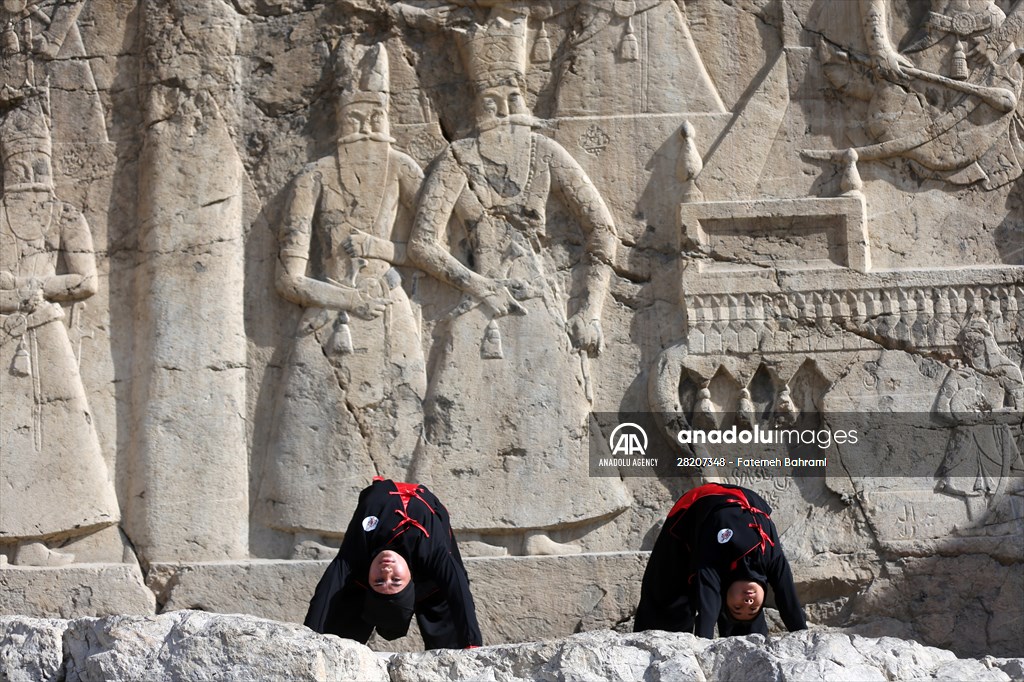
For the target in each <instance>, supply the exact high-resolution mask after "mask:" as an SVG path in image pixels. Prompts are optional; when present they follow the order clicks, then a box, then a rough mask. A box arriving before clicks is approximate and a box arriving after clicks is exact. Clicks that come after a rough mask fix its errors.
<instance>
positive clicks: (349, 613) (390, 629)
mask: <svg viewBox="0 0 1024 682" xmlns="http://www.w3.org/2000/svg"><path fill="white" fill-rule="evenodd" d="M413 613H415V614H416V622H417V623H418V624H419V628H420V634H421V635H423V642H424V644H425V645H426V647H427V649H463V648H467V647H474V646H480V645H481V644H482V637H481V635H480V626H479V625H477V621H476V608H475V607H474V605H473V595H472V594H470V592H469V578H468V577H467V575H466V569H465V567H464V566H463V565H462V557H461V556H460V555H459V548H458V545H456V543H455V534H454V533H453V532H452V527H451V523H450V521H449V519H448V510H447V509H445V508H444V505H442V504H441V501H440V500H438V499H437V497H436V496H435V495H434V494H433V493H432V492H430V491H429V490H427V488H426V486H422V485H418V484H416V483H398V482H396V481H391V480H385V479H383V478H381V477H379V476H375V477H374V479H373V483H372V484H371V485H370V487H369V488H366V489H365V490H363V491H362V492H361V493H360V494H359V504H358V505H357V506H356V511H355V513H354V514H353V515H352V521H351V522H350V523H349V525H348V530H347V531H346V532H345V539H344V540H343V541H342V543H341V550H340V551H339V552H338V556H337V557H335V558H334V561H332V562H331V564H330V566H328V567H327V571H325V572H324V575H323V577H322V578H321V579H320V582H319V583H318V584H317V586H316V592H315V593H314V594H313V598H312V599H311V600H310V602H309V612H308V613H307V614H306V621H305V624H306V626H307V627H309V628H310V629H312V630H315V631H316V632H320V633H324V634H331V635H338V636H339V637H345V638H348V639H354V640H356V641H358V642H362V643H364V644H365V643H366V641H367V640H368V639H369V638H370V635H371V634H372V633H373V629H374V628H375V627H376V628H377V632H378V634H380V636H381V637H383V638H384V639H387V640H392V639H398V638H399V637H402V636H404V635H405V633H406V632H407V631H408V630H409V621H410V620H411V619H412V615H413Z"/></svg>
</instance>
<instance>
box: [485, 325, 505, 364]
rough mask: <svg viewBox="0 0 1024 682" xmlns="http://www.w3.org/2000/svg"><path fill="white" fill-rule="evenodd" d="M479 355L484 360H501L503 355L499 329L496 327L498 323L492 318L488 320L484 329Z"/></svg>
mask: <svg viewBox="0 0 1024 682" xmlns="http://www.w3.org/2000/svg"><path fill="white" fill-rule="evenodd" d="M480 357H482V358H483V359H484V360H501V359H502V358H504V357H505V352H504V351H503V350H502V348H501V330H500V329H498V323H497V322H495V321H494V320H491V321H490V322H488V323H487V329H485V330H484V341H483V344H481V347H480Z"/></svg>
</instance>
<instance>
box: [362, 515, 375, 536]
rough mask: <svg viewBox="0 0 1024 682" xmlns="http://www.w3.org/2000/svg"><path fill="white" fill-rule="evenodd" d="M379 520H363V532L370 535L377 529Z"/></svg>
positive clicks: (372, 517) (370, 517)
mask: <svg viewBox="0 0 1024 682" xmlns="http://www.w3.org/2000/svg"><path fill="white" fill-rule="evenodd" d="M378 521H379V519H378V518H377V517H376V516H367V517H366V518H365V519H363V530H365V531H366V532H367V533H369V532H370V531H371V530H373V529H374V528H376V527H377V522H378Z"/></svg>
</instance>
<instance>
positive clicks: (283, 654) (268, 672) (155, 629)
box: [65, 611, 387, 682]
mask: <svg viewBox="0 0 1024 682" xmlns="http://www.w3.org/2000/svg"><path fill="white" fill-rule="evenodd" d="M65 646H66V650H67V652H68V661H67V678H68V679H69V680H81V681H82V682H100V681H101V680H126V681H127V680H143V679H180V680H212V679H237V680H249V679H252V680H255V679H264V680H310V681H314V680H316V681H321V680H322V681H324V682H326V681H328V680H342V679H351V680H367V681H372V680H386V679H387V672H386V668H385V666H384V663H383V661H381V660H380V659H379V658H378V657H377V656H376V655H374V654H373V652H371V651H370V650H369V649H367V648H366V647H364V646H362V645H360V644H357V643H355V642H352V641H349V640H342V639H338V638H337V637H324V636H322V635H317V634H315V633H313V632H310V631H309V630H308V629H306V628H303V627H301V626H297V625H285V624H282V623H275V622H273V621H266V620H261V619H258V618H251V617H246V616H229V615H211V614H206V613H202V612H198V611H177V612H175V613H171V614H165V615H162V616H151V617H148V618H137V617H136V618H132V617H128V616H124V617H115V618H104V619H88V618H83V619H80V620H76V621H72V622H71V623H70V625H69V627H68V632H67V635H66V638H65Z"/></svg>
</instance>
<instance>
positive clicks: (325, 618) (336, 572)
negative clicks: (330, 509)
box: [304, 488, 373, 642]
mask: <svg viewBox="0 0 1024 682" xmlns="http://www.w3.org/2000/svg"><path fill="white" fill-rule="evenodd" d="M368 490H369V488H368V489H367V490H364V491H363V492H362V493H361V494H360V495H359V504H358V505H357V506H356V511H355V513H354V514H353V515H352V520H351V521H350V522H349V524H348V530H347V531H345V539H344V540H342V542H341V549H340V550H339V551H338V556H336V557H334V560H333V561H332V562H331V563H330V565H328V566H327V570H326V571H324V574H323V576H322V577H321V578H320V582H318V583H317V585H316V590H315V591H314V592H313V598H312V599H310V600H309V610H308V611H307V612H306V620H305V621H304V624H305V626H306V627H308V628H309V629H310V630H314V631H315V632H319V633H322V634H338V635H339V636H341V635H340V633H339V631H338V629H339V627H340V625H339V623H340V622H342V621H343V620H346V619H352V620H354V619H358V620H359V621H360V622H362V618H361V617H360V616H359V613H360V609H361V608H362V601H361V599H360V600H359V604H358V605H355V604H354V603H353V598H354V597H353V594H352V593H351V590H353V589H355V585H354V583H353V577H354V576H353V568H354V567H355V566H363V565H365V564H366V561H367V559H368V555H369V551H368V549H367V545H366V534H365V533H364V532H362V530H363V529H362V525H361V524H362V518H363V516H364V510H365V506H364V502H365V499H366V495H367V491H368ZM363 579H364V580H365V579H366V576H365V575H364V576H363ZM343 592H346V593H348V594H346V595H344V598H343V594H342V593H343ZM358 592H359V593H362V590H361V589H360V590H358ZM370 629H371V630H372V629H373V628H372V626H371V628H370ZM366 637H367V639H369V637H370V633H367V634H366ZM352 639H355V638H354V637H353V638H352ZM364 642H365V640H364Z"/></svg>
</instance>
